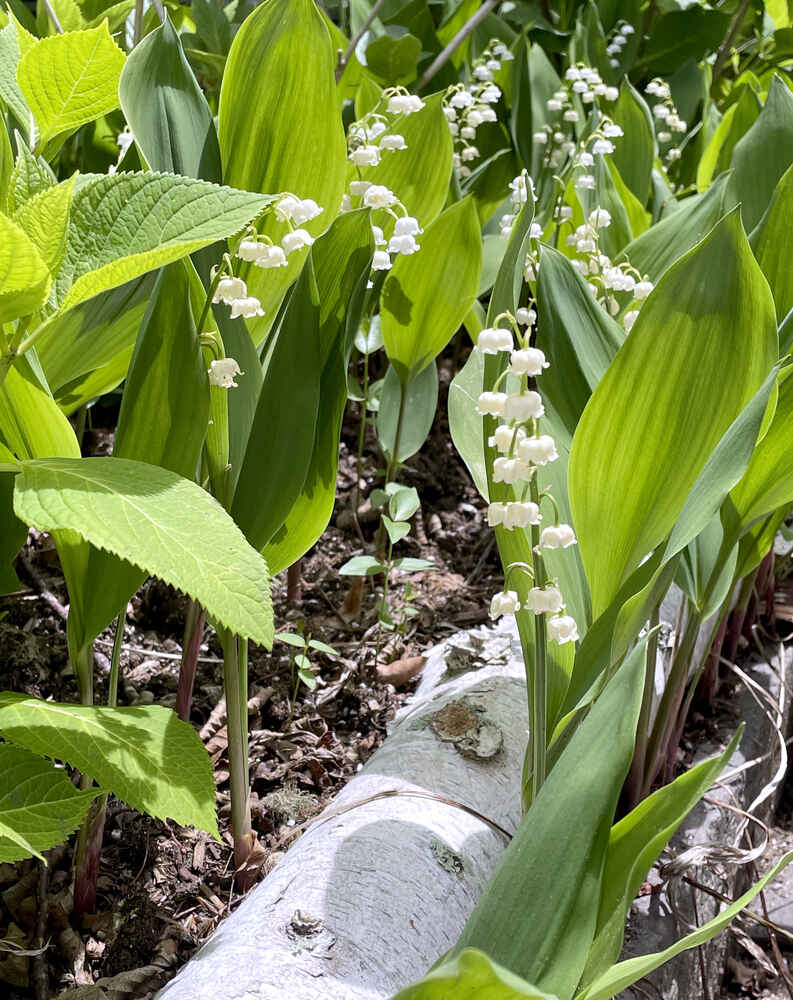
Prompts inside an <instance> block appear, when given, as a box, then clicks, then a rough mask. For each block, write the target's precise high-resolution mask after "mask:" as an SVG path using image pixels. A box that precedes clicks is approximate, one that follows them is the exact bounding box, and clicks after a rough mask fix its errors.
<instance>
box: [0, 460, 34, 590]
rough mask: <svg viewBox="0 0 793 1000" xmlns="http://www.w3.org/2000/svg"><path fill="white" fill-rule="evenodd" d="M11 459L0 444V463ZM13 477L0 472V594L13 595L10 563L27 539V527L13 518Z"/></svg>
mask: <svg viewBox="0 0 793 1000" xmlns="http://www.w3.org/2000/svg"><path fill="white" fill-rule="evenodd" d="M4 452H7V453H6V454H4ZM13 457H14V456H13V455H12V454H11V453H10V452H8V449H6V448H5V446H4V445H1V444H0V462H2V461H9V460H12V459H13ZM14 475H15V474H14V473H13V472H0V518H2V524H3V531H2V532H0V594H13V593H14V592H15V591H17V590H19V579H18V578H17V575H16V573H15V572H14V567H13V565H12V563H13V562H14V560H15V559H16V557H17V553H18V552H19V550H20V549H21V548H22V546H23V545H24V544H25V540H26V539H27V537H28V528H27V525H26V524H23V523H22V522H21V521H20V520H19V518H17V517H15V516H14Z"/></svg>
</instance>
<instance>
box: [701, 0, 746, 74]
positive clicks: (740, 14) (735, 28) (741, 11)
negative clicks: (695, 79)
mask: <svg viewBox="0 0 793 1000" xmlns="http://www.w3.org/2000/svg"><path fill="white" fill-rule="evenodd" d="M748 9H749V0H742V3H741V6H740V7H739V8H738V10H737V11H736V12H735V17H734V18H733V19H732V21H731V22H730V27H729V29H728V30H727V35H726V36H725V38H724V41H723V42H722V43H721V46H720V48H719V51H718V54H717V55H716V62H715V63H714V64H713V75H712V77H711V84H710V89H711V93H712V92H713V88H714V87H715V85H716V81H717V80H718V79H719V77H720V76H721V73H722V70H723V69H724V65H725V63H726V62H727V59H728V58H729V55H730V49H731V48H732V44H733V42H734V41H735V39H736V36H737V35H738V32H739V31H740V30H741V25H742V24H743V19H744V18H745V17H746V11H747V10H748Z"/></svg>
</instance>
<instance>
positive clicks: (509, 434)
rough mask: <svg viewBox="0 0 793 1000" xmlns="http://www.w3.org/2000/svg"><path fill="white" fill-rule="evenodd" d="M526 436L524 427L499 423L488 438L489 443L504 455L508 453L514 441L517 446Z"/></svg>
mask: <svg viewBox="0 0 793 1000" xmlns="http://www.w3.org/2000/svg"><path fill="white" fill-rule="evenodd" d="M525 437H526V431H524V429H523V428H522V427H510V426H509V424H499V426H498V427H496V429H495V430H494V431H493V433H492V434H491V435H490V437H489V438H488V439H487V443H488V444H489V445H490V447H491V448H496V449H497V450H498V451H499V452H500V453H501V454H502V455H506V454H507V452H509V451H510V449H511V448H512V444H513V442H514V443H515V445H516V446H517V445H518V444H520V442H521V441H522V440H523V439H524V438H525Z"/></svg>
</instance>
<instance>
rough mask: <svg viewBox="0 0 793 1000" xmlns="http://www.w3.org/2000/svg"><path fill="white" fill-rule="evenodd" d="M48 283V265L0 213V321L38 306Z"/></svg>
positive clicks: (41, 304) (28, 311)
mask: <svg viewBox="0 0 793 1000" xmlns="http://www.w3.org/2000/svg"><path fill="white" fill-rule="evenodd" d="M51 284H52V278H51V276H50V272H49V268H48V267H47V264H46V262H45V261H44V260H43V259H42V257H41V254H40V253H39V252H38V250H37V249H36V247H35V245H34V244H33V243H32V242H31V240H30V238H29V237H28V235H27V234H26V233H25V231H24V229H22V227H21V226H19V225H18V224H17V223H16V222H12V220H11V219H9V218H8V216H6V215H0V323H8V322H10V321H11V320H14V319H18V318H19V317H20V316H27V315H29V314H30V313H33V312H36V311H37V310H38V309H40V308H41V307H42V306H43V305H44V303H45V302H46V301H47V295H48V294H49V290H50V285H51Z"/></svg>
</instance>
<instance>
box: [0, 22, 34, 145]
mask: <svg viewBox="0 0 793 1000" xmlns="http://www.w3.org/2000/svg"><path fill="white" fill-rule="evenodd" d="M23 31H24V29H23V28H21V27H20V26H19V25H18V24H17V21H16V19H14V18H12V19H11V20H10V21H9V22H8V24H7V25H6V26H5V27H4V28H3V30H2V31H0V100H2V102H3V103H4V104H5V105H6V107H7V108H8V109H9V111H10V112H11V113H12V114H13V116H14V117H15V118H16V120H17V122H18V123H19V125H20V126H21V127H22V128H23V129H24V130H25V137H26V138H28V137H29V135H30V127H31V124H32V122H31V117H30V108H29V107H28V106H27V103H26V102H25V98H24V97H23V95H22V91H21V90H20V89H19V83H18V82H17V66H18V65H19V60H20V47H19V36H20V33H22V32H23Z"/></svg>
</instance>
